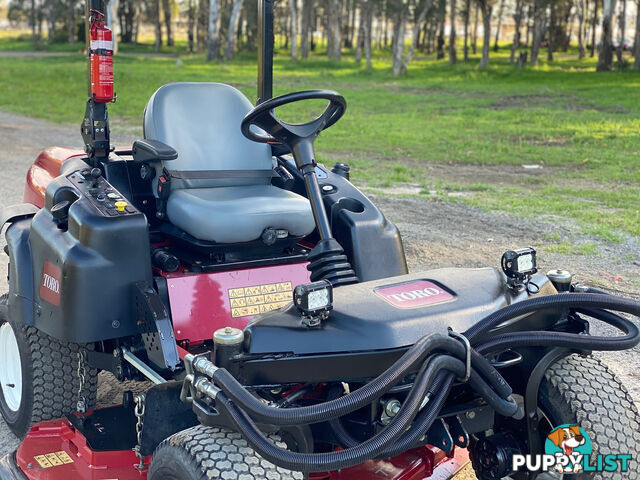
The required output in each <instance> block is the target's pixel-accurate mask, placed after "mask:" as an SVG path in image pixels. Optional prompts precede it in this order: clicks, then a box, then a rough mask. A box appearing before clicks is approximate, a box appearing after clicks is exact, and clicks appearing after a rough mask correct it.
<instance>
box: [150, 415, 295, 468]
mask: <svg viewBox="0 0 640 480" xmlns="http://www.w3.org/2000/svg"><path fill="white" fill-rule="evenodd" d="M270 438H271V439H272V440H273V441H274V442H276V443H278V444H280V445H281V446H282V447H283V448H284V447H286V446H285V444H284V443H283V442H282V441H281V440H280V437H278V436H275V435H270ZM302 478H303V475H302V473H300V472H292V471H290V470H285V469H283V468H280V467H276V466H275V465H274V464H272V463H271V462H268V461H267V460H265V459H263V458H262V457H260V456H259V455H258V454H257V453H256V452H255V451H254V450H253V449H252V448H251V447H250V446H249V445H248V444H247V442H246V441H245V440H244V438H242V436H241V435H240V434H239V433H235V432H230V431H228V430H223V429H220V428H215V427H206V426H204V425H196V426H195V427H192V428H188V429H187V430H183V431H181V432H178V433H176V434H175V435H173V436H171V437H169V438H168V439H166V440H164V441H163V442H162V443H161V444H160V445H159V446H158V448H156V451H155V452H154V454H153V459H152V461H151V466H150V467H149V475H148V479H149V480H212V479H224V480H226V479H228V480H258V479H260V480H264V479H268V480H302Z"/></svg>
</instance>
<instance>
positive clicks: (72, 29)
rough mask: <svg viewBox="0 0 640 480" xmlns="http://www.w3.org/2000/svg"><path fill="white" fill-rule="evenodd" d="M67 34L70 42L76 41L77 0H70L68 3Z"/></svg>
mask: <svg viewBox="0 0 640 480" xmlns="http://www.w3.org/2000/svg"><path fill="white" fill-rule="evenodd" d="M67 13H68V18H67V22H68V25H67V28H68V30H67V34H68V38H69V43H70V44H71V45H73V44H74V43H76V2H75V0H69V2H68V3H67Z"/></svg>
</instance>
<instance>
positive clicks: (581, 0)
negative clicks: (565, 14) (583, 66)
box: [578, 0, 587, 59]
mask: <svg viewBox="0 0 640 480" xmlns="http://www.w3.org/2000/svg"><path fill="white" fill-rule="evenodd" d="M585 2H586V0H578V58H579V59H583V58H584V56H585V53H586V52H585V50H584V17H585V14H586V9H587V6H586V3H585Z"/></svg>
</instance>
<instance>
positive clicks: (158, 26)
mask: <svg viewBox="0 0 640 480" xmlns="http://www.w3.org/2000/svg"><path fill="white" fill-rule="evenodd" d="M153 24H154V26H155V34H156V39H155V43H154V45H153V49H154V50H155V51H156V52H157V51H159V50H160V47H161V46H162V23H161V20H160V0H153Z"/></svg>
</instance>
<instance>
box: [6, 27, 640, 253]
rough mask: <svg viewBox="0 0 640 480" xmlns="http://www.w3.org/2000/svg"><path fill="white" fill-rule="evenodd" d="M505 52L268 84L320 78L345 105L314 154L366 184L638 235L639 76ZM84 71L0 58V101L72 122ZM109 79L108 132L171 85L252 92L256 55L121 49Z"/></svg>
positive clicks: (339, 69) (66, 62) (296, 84)
mask: <svg viewBox="0 0 640 480" xmlns="http://www.w3.org/2000/svg"><path fill="white" fill-rule="evenodd" d="M4 42H8V40H6V39H5V40H4ZM2 44H3V41H0V48H1V47H2ZM507 55H508V51H507V50H506V49H504V50H503V51H502V52H500V53H499V54H493V57H492V61H491V67H490V69H489V70H487V71H480V70H478V69H477V59H474V60H473V61H472V62H469V63H466V64H465V63H461V64H458V65H456V66H454V67H450V66H449V65H448V64H447V62H446V61H440V62H436V61H435V60H433V59H429V58H417V59H416V60H414V62H412V64H411V66H410V68H409V71H408V74H407V76H406V77H402V78H397V77H394V76H393V75H392V74H391V72H390V64H389V62H390V60H389V58H388V56H387V55H385V54H383V52H377V54H376V57H375V59H374V69H373V71H372V72H367V71H365V70H364V67H363V65H359V64H357V63H355V62H354V61H353V60H352V59H351V58H348V57H346V56H345V59H344V60H343V61H342V62H341V63H332V62H330V61H328V60H326V59H324V58H321V57H314V58H313V59H310V60H308V61H299V62H293V61H291V60H289V59H288V58H287V57H286V56H285V55H281V56H277V57H276V62H275V79H276V85H275V93H276V94H281V93H285V92H290V91H295V90H304V89H310V88H329V89H334V90H337V91H339V92H340V93H342V94H343V95H344V96H345V97H346V99H347V101H348V103H349V108H348V111H347V113H346V115H345V117H344V118H343V119H342V120H341V121H340V123H339V124H338V125H337V126H336V127H333V128H331V129H330V130H327V131H326V132H325V133H323V134H322V135H321V137H320V138H319V140H318V142H317V144H316V146H317V150H318V157H319V158H320V159H321V160H324V161H325V162H326V163H332V162H333V161H335V160H341V161H347V162H348V163H350V164H351V166H352V167H353V169H354V174H353V178H354V179H355V181H356V182H357V183H360V184H366V185H367V186H368V187H369V188H372V189H379V190H382V191H391V190H392V189H396V190H398V191H402V189H401V188H398V186H400V187H401V186H403V185H405V186H406V185H410V186H411V189H408V190H407V191H409V192H410V194H413V195H420V196H424V197H425V198H447V199H449V200H451V201H462V202H466V203H469V204H472V205H476V206H479V207H482V208H489V209H495V210H501V211H508V212H514V213H516V214H519V215H526V216H533V215H556V216H559V217H562V218H568V219H571V220H574V221H575V222H576V223H577V224H578V225H579V226H580V227H581V228H582V229H583V231H584V232H585V233H592V234H595V235H597V236H599V237H601V238H604V239H606V240H609V241H617V240H619V239H620V238H621V237H620V233H621V232H625V233H630V234H632V235H636V236H640V191H639V186H640V94H638V91H639V88H640V74H639V73H637V72H631V71H620V72H613V73H606V74H602V73H595V72H594V70H595V68H594V67H595V61H594V59H586V60H584V61H578V60H576V59H574V58H573V57H569V58H566V57H565V58H563V59H561V60H559V61H557V62H552V63H542V65H541V66H540V67H538V68H536V69H529V68H527V69H523V70H517V69H515V68H513V67H511V66H510V65H509V64H508V62H507V59H506V56H507ZM561 55H562V54H561ZM85 69H86V62H85V59H84V57H82V56H81V55H77V56H75V55H74V56H62V57H47V58H0V108H2V109H5V110H9V111H13V112H18V113H23V114H27V115H32V116H37V117H41V118H44V119H47V120H51V121H54V122H62V123H78V124H79V123H80V120H81V118H82V115H83V113H84V102H85V99H86V97H85V95H86V86H85V82H86V73H85ZM115 80H116V91H117V93H118V102H117V103H115V104H114V105H113V106H111V107H110V116H111V120H112V126H113V127H114V128H118V125H140V124H141V115H142V111H143V108H144V105H145V103H146V102H147V100H148V98H149V96H150V95H151V94H152V93H153V91H154V90H155V89H156V88H158V87H159V86H161V85H163V84H165V83H168V82H174V81H186V80H191V81H218V82H224V83H230V84H232V85H234V86H236V87H238V88H239V89H240V90H242V91H243V92H244V93H245V94H247V95H248V97H249V98H250V99H251V100H252V101H254V100H255V96H256V88H255V82H256V60H255V57H254V56H250V55H243V56H241V57H240V58H238V59H237V60H235V61H234V62H232V63H229V64H216V63H207V62H205V61H204V59H203V58H202V57H201V56H182V57H181V59H180V61H179V62H177V61H176V58H157V57H153V58H149V57H144V58H143V57H135V56H118V57H117V58H116V76H115ZM307 108H308V106H307ZM315 110H316V111H317V106H316V107H315ZM304 111H305V109H304V108H303V107H300V108H296V109H293V110H292V111H288V112H287V115H289V116H294V117H296V118H298V119H299V118H302V116H303V112H304ZM307 111H308V110H307ZM523 165H538V166H542V167H543V168H541V169H540V168H538V169H525V168H523ZM585 254H588V252H587V253H585Z"/></svg>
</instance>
